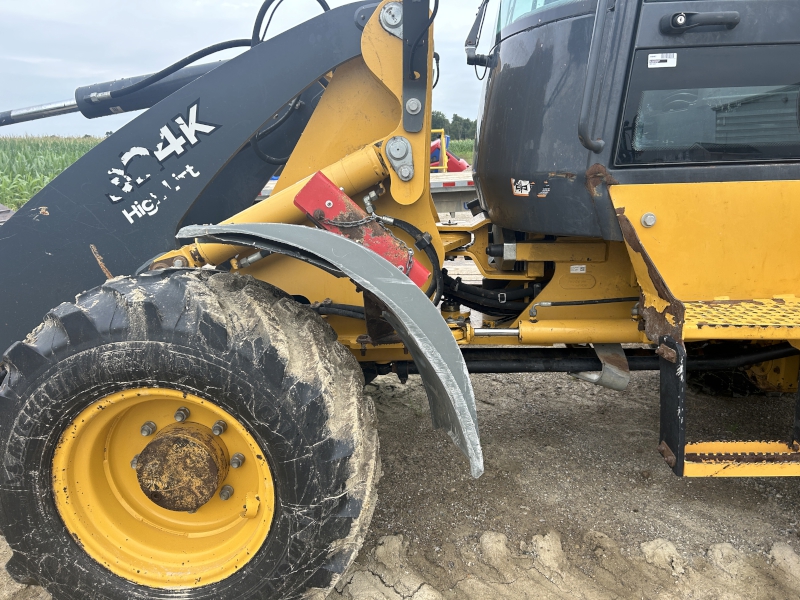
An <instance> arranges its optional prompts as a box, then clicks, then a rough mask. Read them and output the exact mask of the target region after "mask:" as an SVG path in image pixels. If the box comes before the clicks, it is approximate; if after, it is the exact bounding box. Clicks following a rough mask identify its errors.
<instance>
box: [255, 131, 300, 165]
mask: <svg viewBox="0 0 800 600" xmlns="http://www.w3.org/2000/svg"><path fill="white" fill-rule="evenodd" d="M250 146H252V148H253V152H255V153H256V156H258V158H260V159H261V160H263V161H264V162H265V163H267V164H270V165H278V166H280V165H285V164H286V163H287V162H289V158H290V157H291V155H289V156H287V157H286V158H273V157H272V156H270V155H269V154H267V153H265V152H264V151H263V150H262V149H261V148H259V147H258V134H255V135H254V136H253V137H252V138H250Z"/></svg>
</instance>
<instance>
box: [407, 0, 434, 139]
mask: <svg viewBox="0 0 800 600" xmlns="http://www.w3.org/2000/svg"><path fill="white" fill-rule="evenodd" d="M429 20H430V2H429V0H403V128H404V129H405V130H406V131H407V132H408V133H419V132H420V131H422V127H423V125H425V113H426V110H425V109H426V104H427V98H428V76H429V74H428V38H429V37H430V35H423V36H422V39H421V40H420V43H419V47H418V48H417V51H416V52H414V51H413V50H414V44H415V43H416V41H417V39H418V38H419V36H420V34H422V32H423V31H425V30H426V29H427V27H428V21H429ZM412 54H413V56H414V64H411V56H412ZM412 73H417V76H416V78H412V77H411V74H412Z"/></svg>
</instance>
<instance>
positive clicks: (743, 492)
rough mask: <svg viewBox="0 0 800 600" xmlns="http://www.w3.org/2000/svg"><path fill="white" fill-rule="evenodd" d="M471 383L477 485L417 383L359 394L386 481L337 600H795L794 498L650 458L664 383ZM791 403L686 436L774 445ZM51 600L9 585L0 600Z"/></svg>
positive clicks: (740, 402)
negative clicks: (684, 471)
mask: <svg viewBox="0 0 800 600" xmlns="http://www.w3.org/2000/svg"><path fill="white" fill-rule="evenodd" d="M473 383H474V386H475V392H476V396H477V399H478V415H479V420H480V426H481V436H482V440H483V447H484V453H485V457H486V473H485V474H484V475H483V477H481V478H480V479H478V480H474V479H472V478H471V477H470V476H469V471H468V468H467V463H466V460H465V459H464V458H463V457H462V456H461V454H460V453H459V452H458V451H457V450H456V448H455V447H454V446H453V444H452V443H451V442H450V440H449V438H448V437H447V436H446V435H445V434H444V433H442V432H441V431H433V429H432V428H431V425H430V414H429V411H428V407H427V400H426V397H425V393H424V390H423V388H422V384H421V381H420V380H419V378H417V377H412V378H411V379H410V380H409V381H408V383H407V384H406V385H405V386H403V385H401V384H400V383H399V382H398V381H397V379H395V378H394V377H393V376H387V377H381V378H379V379H377V380H376V381H375V382H374V383H373V384H371V385H368V386H367V393H368V394H369V395H370V396H372V398H373V399H374V401H375V403H376V407H377V411H378V417H379V420H380V422H379V428H380V434H381V458H382V463H383V477H382V479H381V481H380V483H379V488H378V491H379V500H378V507H377V509H376V511H375V517H374V519H373V522H372V528H371V532H370V535H369V537H368V539H367V542H366V544H365V546H364V549H363V550H362V552H361V554H360V555H359V558H358V560H357V562H356V564H355V565H354V566H353V568H352V569H351V570H350V571H349V572H348V574H347V575H346V577H345V578H344V581H343V582H342V584H340V586H339V589H338V590H337V591H336V592H334V593H333V594H332V597H331V598H332V599H334V600H339V599H342V598H344V599H348V600H384V599H386V600H399V599H401V598H413V599H414V600H435V599H440V598H447V599H475V600H477V599H479V598H480V599H487V598H498V599H504V598H509V599H510V598H531V599H533V598H536V599H547V598H564V599H567V598H569V599H573V598H587V599H588V598H631V599H633V598H637V599H638V598H647V599H650V598H692V599H701V598H702V599H706V598H707V599H709V600H711V599H714V600H718V599H723V598H747V599H750V598H758V599H762V598H763V599H767V598H774V599H796V598H798V597H800V557H799V556H798V554H796V553H795V552H796V551H800V537H798V535H799V534H798V530H800V524H798V510H797V509H798V505H799V504H800V499H798V496H797V493H796V492H797V485H798V482H797V481H796V480H793V479H761V480H755V479H749V480H736V479H717V480H711V479H708V480H689V479H678V478H677V477H675V476H674V475H672V473H671V471H670V470H669V469H668V468H667V467H666V465H665V464H664V463H663V460H662V459H661V457H660V455H659V454H658V453H657V452H656V450H655V447H656V445H657V444H658V392H657V383H658V379H657V376H656V374H650V373H635V374H634V378H633V381H632V382H631V386H630V387H629V389H628V390H627V391H626V392H622V393H619V392H613V391H610V390H606V389H602V388H597V387H594V386H591V385H589V384H585V383H583V382H578V381H574V380H572V379H570V378H569V377H567V376H564V375H549V374H548V375H478V376H474V377H473ZM793 402H794V399H793V398H792V397H786V396H783V397H772V398H769V397H765V398H749V399H735V400H731V399H717V398H711V397H708V396H702V395H697V394H690V398H689V411H690V412H689V415H690V416H689V419H690V420H689V431H690V437H693V438H694V439H697V438H698V437H706V438H709V437H710V438H731V437H733V436H739V437H742V438H748V437H752V438H756V439H758V438H760V437H780V436H782V435H783V434H785V433H786V431H787V428H788V423H790V419H791V414H792V410H793ZM770 432H771V433H772V434H773V435H772V436H770V435H768V434H769V433H770ZM7 557H8V549H7V547H5V548H4V550H3V551H0V559H2V560H5V559H7ZM47 597H49V596H48V595H47V594H46V593H44V592H43V591H42V590H41V589H39V588H35V587H25V586H19V585H17V584H15V583H13V582H11V581H10V580H9V579H8V577H7V575H5V572H2V574H0V598H3V599H11V598H13V599H14V600H22V599H26V600H28V599H34V598H35V599H39V598H47Z"/></svg>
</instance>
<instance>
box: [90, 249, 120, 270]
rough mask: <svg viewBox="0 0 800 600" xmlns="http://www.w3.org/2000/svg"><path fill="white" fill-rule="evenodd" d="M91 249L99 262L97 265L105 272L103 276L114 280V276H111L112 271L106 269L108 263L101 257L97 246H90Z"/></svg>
mask: <svg viewBox="0 0 800 600" xmlns="http://www.w3.org/2000/svg"><path fill="white" fill-rule="evenodd" d="M89 249H90V250H91V251H92V254H93V255H94V259H95V260H96V261H97V264H98V265H100V270H101V271H102V272H103V275H105V276H106V279H114V276H113V275H112V274H111V271H109V270H108V267H106V263H104V262H103V257H102V256H100V252H98V250H97V246H95V245H94V244H89Z"/></svg>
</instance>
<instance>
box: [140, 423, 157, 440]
mask: <svg viewBox="0 0 800 600" xmlns="http://www.w3.org/2000/svg"><path fill="white" fill-rule="evenodd" d="M156 429H158V427H157V426H156V424H155V423H153V422H152V421H147V422H146V423H145V424H144V425H142V428H141V429H140V430H139V432H140V433H141V434H142V435H143V436H144V437H147V436H149V435H153V434H154V433H155V432H156Z"/></svg>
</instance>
